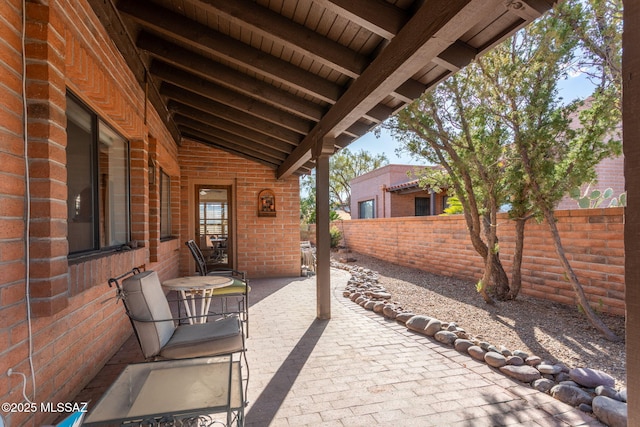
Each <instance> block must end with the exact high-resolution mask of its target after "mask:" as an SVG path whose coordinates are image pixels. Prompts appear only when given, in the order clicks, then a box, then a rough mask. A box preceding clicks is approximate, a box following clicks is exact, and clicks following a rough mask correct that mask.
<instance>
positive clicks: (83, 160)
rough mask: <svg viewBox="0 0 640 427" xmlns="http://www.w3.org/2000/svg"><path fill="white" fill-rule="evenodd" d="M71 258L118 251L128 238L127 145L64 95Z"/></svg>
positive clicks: (84, 108) (77, 102)
mask: <svg viewBox="0 0 640 427" xmlns="http://www.w3.org/2000/svg"><path fill="white" fill-rule="evenodd" d="M67 189H68V194H67V223H68V232H67V235H68V242H69V253H70V254H73V253H78V252H85V251H92V250H98V249H102V248H109V247H114V246H119V245H123V244H125V243H127V242H128V241H129V240H130V239H129V236H130V220H129V143H128V141H126V140H125V139H124V138H122V137H121V136H120V135H118V134H117V133H116V132H115V131H113V130H112V129H111V128H110V127H109V126H107V125H106V124H105V123H104V122H103V121H102V120H100V119H99V118H98V117H97V116H96V115H95V114H94V113H93V112H91V111H90V110H89V109H87V108H86V107H85V106H84V105H82V104H81V103H80V102H79V101H77V100H76V99H74V98H73V97H72V96H67Z"/></svg>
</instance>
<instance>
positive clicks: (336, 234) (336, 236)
mask: <svg viewBox="0 0 640 427" xmlns="http://www.w3.org/2000/svg"><path fill="white" fill-rule="evenodd" d="M329 235H330V236H331V247H332V248H336V247H338V245H339V244H340V240H341V239H342V232H341V231H340V230H339V229H338V227H335V226H333V227H331V228H330V229H329Z"/></svg>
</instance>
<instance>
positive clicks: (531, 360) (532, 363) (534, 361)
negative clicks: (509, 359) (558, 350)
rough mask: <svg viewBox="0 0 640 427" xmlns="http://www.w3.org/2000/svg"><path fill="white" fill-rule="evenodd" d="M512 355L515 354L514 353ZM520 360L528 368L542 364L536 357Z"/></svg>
mask: <svg viewBox="0 0 640 427" xmlns="http://www.w3.org/2000/svg"><path fill="white" fill-rule="evenodd" d="M525 354H527V353H525ZM514 355H516V354H515V353H514ZM516 356H517V355H516ZM522 360H524V363H526V364H527V365H529V366H538V365H539V364H541V363H542V359H541V358H539V357H538V356H530V357H523V358H522Z"/></svg>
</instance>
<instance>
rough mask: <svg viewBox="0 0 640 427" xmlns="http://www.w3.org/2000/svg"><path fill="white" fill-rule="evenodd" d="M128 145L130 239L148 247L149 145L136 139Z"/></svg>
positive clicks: (143, 140) (145, 141)
mask: <svg viewBox="0 0 640 427" xmlns="http://www.w3.org/2000/svg"><path fill="white" fill-rule="evenodd" d="M130 144H131V178H130V179H131V181H130V182H131V196H130V197H131V239H132V240H137V241H138V245H141V246H146V247H149V244H148V242H149V220H148V218H149V193H150V192H151V191H152V190H151V188H149V154H148V153H149V143H148V141H147V140H146V139H136V140H132V141H131V142H130ZM156 173H157V171H156ZM156 179H157V176H156Z"/></svg>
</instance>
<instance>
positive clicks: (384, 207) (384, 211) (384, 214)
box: [380, 184, 387, 218]
mask: <svg viewBox="0 0 640 427" xmlns="http://www.w3.org/2000/svg"><path fill="white" fill-rule="evenodd" d="M380 190H382V218H386V217H387V195H386V194H385V192H386V191H387V184H382V187H380Z"/></svg>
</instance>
